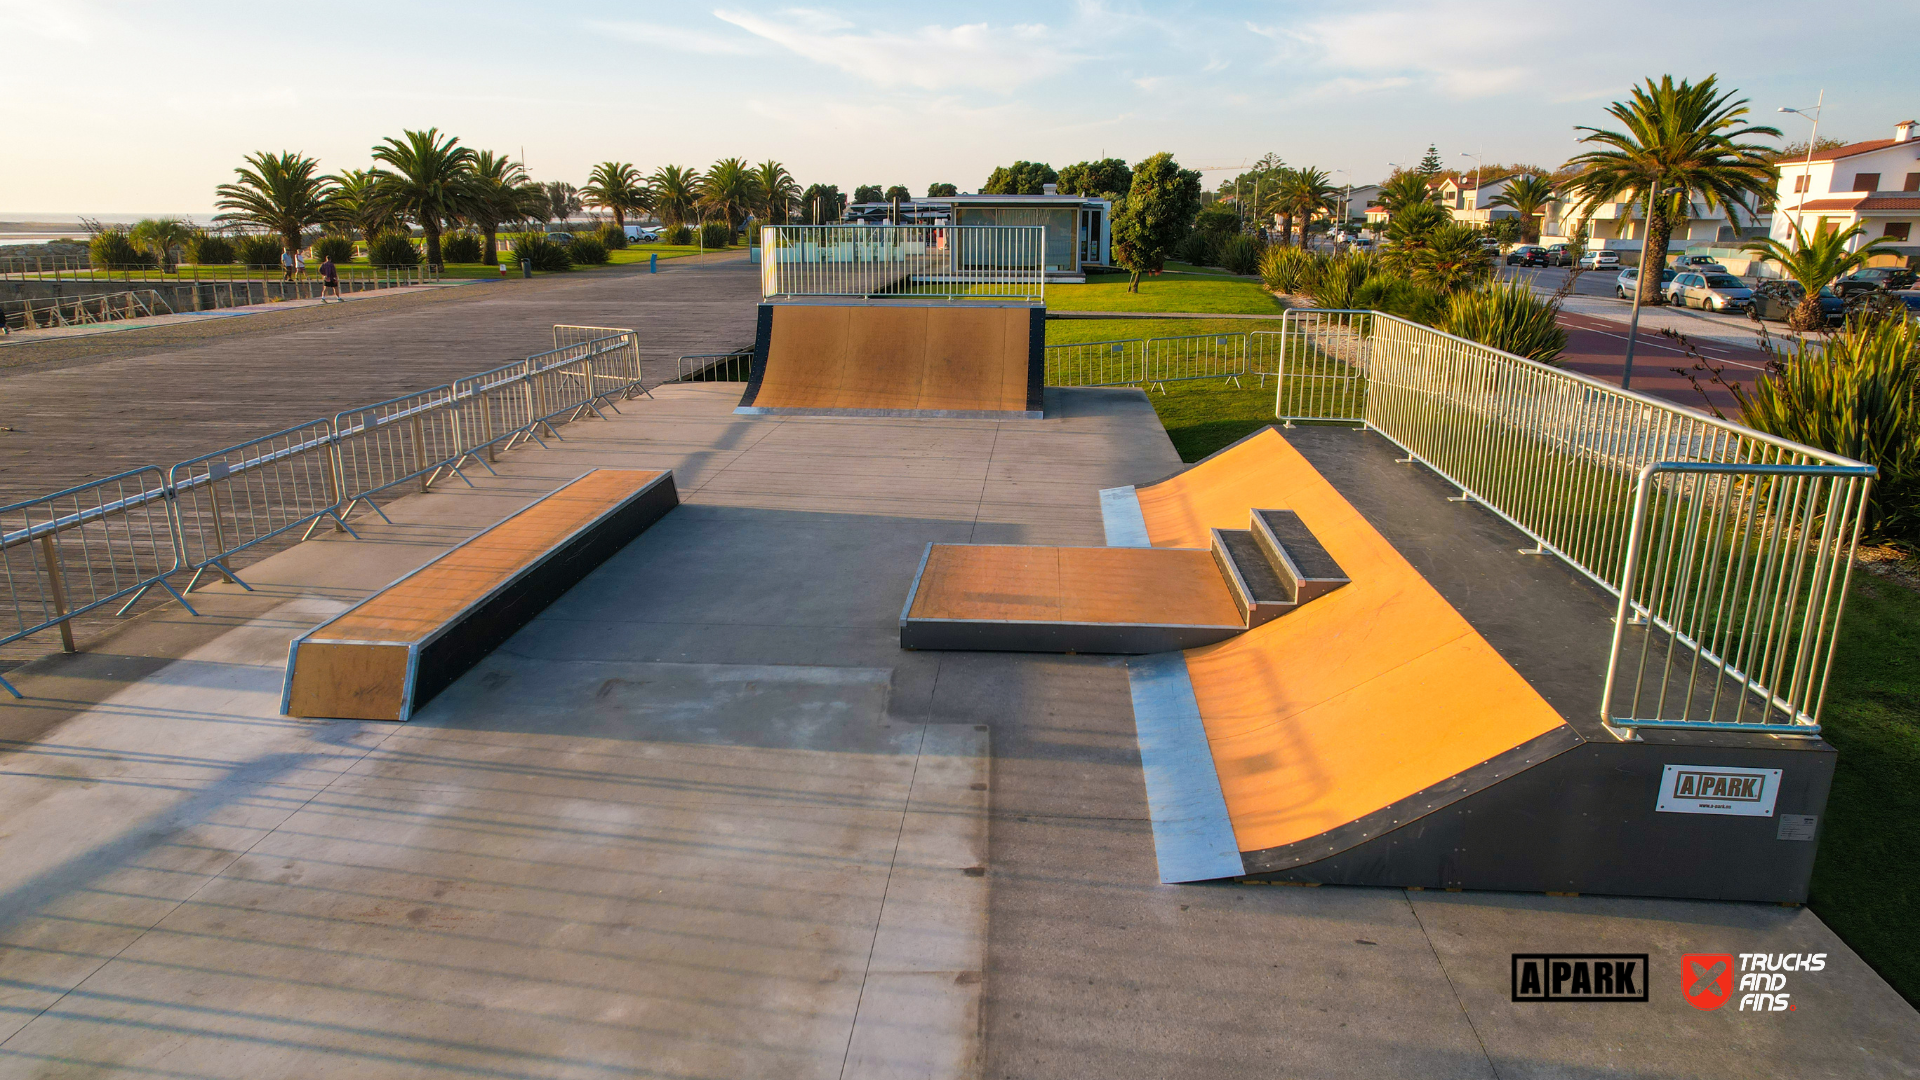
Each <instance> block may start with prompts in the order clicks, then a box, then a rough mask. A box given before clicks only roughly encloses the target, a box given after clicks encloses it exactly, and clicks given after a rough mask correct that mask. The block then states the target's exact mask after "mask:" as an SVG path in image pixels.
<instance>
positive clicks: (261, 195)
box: [213, 150, 339, 255]
mask: <svg viewBox="0 0 1920 1080" xmlns="http://www.w3.org/2000/svg"><path fill="white" fill-rule="evenodd" d="M246 160H247V164H246V165H245V166H243V167H241V168H237V169H235V170H233V171H234V172H235V173H237V174H238V175H239V177H240V180H239V182H238V183H234V184H221V185H220V186H219V187H217V188H215V189H213V190H214V194H216V195H218V196H219V197H220V198H219V199H218V200H217V201H216V202H215V203H214V205H215V206H217V207H219V208H220V209H222V210H225V211H227V212H226V213H224V214H221V215H219V216H217V217H215V218H214V220H215V221H218V222H222V223H228V224H239V225H252V226H254V227H256V228H261V229H265V230H267V231H268V232H272V233H278V234H279V236H280V242H281V245H282V246H283V247H284V248H285V249H286V252H287V254H289V255H292V254H294V253H296V252H298V251H299V250H300V247H301V243H300V237H301V234H302V233H304V232H305V231H306V230H307V228H308V227H309V226H313V225H324V224H326V223H327V222H329V221H332V220H333V219H334V217H335V215H336V214H338V213H339V208H338V207H337V206H336V205H334V203H333V193H334V183H333V180H332V179H331V178H330V177H326V176H321V175H318V174H319V169H320V163H319V162H318V161H315V160H314V159H312V158H310V157H307V156H306V155H304V154H295V153H293V152H291V151H284V150H283V151H281V152H280V153H278V154H269V153H265V152H264V151H263V152H261V153H258V154H249V155H247V159H246Z"/></svg>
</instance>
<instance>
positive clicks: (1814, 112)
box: [1780, 88, 1827, 236]
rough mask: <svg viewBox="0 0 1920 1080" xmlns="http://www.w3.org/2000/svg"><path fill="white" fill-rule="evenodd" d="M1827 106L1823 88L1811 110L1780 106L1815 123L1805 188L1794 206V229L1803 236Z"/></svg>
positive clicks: (1809, 140)
mask: <svg viewBox="0 0 1920 1080" xmlns="http://www.w3.org/2000/svg"><path fill="white" fill-rule="evenodd" d="M1826 105H1827V92H1826V90H1825V89H1824V88H1823V89H1822V90H1821V91H1820V97H1819V99H1818V100H1817V101H1815V102H1814V104H1813V106H1812V107H1811V108H1806V109H1789V108H1787V107H1786V106H1785V105H1782V106H1780V111H1781V112H1783V113H1792V114H1793V115H1795V116H1798V117H1801V118H1802V119H1806V120H1811V121H1813V134H1811V135H1809V136H1807V160H1806V161H1805V162H1803V163H1802V164H1801V166H1800V175H1801V177H1802V178H1803V179H1802V180H1801V181H1800V184H1801V185H1804V186H1803V187H1802V188H1801V190H1800V191H1797V192H1795V194H1796V195H1799V196H1800V197H1799V198H1798V199H1796V200H1794V204H1793V229H1794V231H1795V232H1797V233H1799V234H1801V235H1802V236H1804V235H1806V228H1807V223H1806V221H1805V220H1804V214H1803V213H1802V207H1804V206H1806V205H1807V192H1809V191H1812V190H1813V144H1815V143H1817V142H1819V141H1820V110H1821V109H1824V108H1826Z"/></svg>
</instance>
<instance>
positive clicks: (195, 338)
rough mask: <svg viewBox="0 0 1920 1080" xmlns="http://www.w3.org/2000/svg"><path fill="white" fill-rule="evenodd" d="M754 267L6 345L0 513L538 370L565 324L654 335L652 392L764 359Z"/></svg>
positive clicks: (736, 262) (703, 264)
mask: <svg viewBox="0 0 1920 1080" xmlns="http://www.w3.org/2000/svg"><path fill="white" fill-rule="evenodd" d="M755 269H756V268H755V267H753V266H752V265H750V264H749V263H748V262H747V260H746V258H745V256H744V254H741V255H727V256H722V257H720V258H718V259H709V260H705V261H696V260H693V259H686V260H678V259H676V260H673V261H672V262H671V263H664V264H662V266H661V271H660V273H658V274H648V273H646V272H645V271H644V270H638V271H628V270H624V269H622V270H596V271H592V272H588V273H581V274H577V275H555V276H552V277H544V278H535V279H532V280H517V279H515V280H506V281H494V282H486V283H478V284H473V285H466V286H460V287H457V288H441V289H433V290H422V291H420V292H419V293H415V294H412V295H405V296H394V297H380V298H377V299H372V300H365V301H359V302H356V303H351V304H341V305H337V306H328V307H323V308H311V307H310V308H302V309H297V310H290V311H287V312H274V313H271V314H264V315H254V316H247V317H244V318H233V319H220V320H212V321H208V322H204V323H197V324H191V325H185V326H174V327H167V328H154V329H151V330H133V331H127V332H125V333H118V334H107V335H101V336H98V337H91V338H80V339H71V340H66V341H50V342H45V343H30V344H15V345H8V346H5V347H4V348H0V505H6V504H9V503H13V502H17V501H20V500H24V499H30V498H34V497H37V496H42V495H46V494H49V493H52V492H55V491H59V490H61V489H63V488H66V487H70V486H72V485H75V484H80V483H85V482H87V481H89V480H96V479H99V478H101V477H106V476H111V475H113V474H115V473H118V472H123V471H126V470H128V469H134V468H138V467H141V466H144V465H157V466H159V467H160V468H162V469H165V468H167V467H169V466H171V465H172V464H173V463H175V462H177V461H182V460H185V459H188V458H192V457H197V456H199V455H201V454H204V453H209V452H212V451H214V450H218V449H220V448H222V447H226V446H232V445H234V444H236V443H241V442H245V441H246V440H248V439H253V438H257V437H259V436H262V435H267V434H271V433H272V432H275V431H279V430H282V429H284V428H289V427H293V426H295V425H298V424H302V423H307V422H311V421H313V420H315V419H316V418H322V417H331V416H332V415H333V414H334V413H336V412H339V411H341V410H344V409H348V408H351V407H353V406H356V405H365V404H370V403H372V402H376V401H381V400H383V399H386V398H390V397H396V396H399V395H402V394H408V393H413V392H416V391H420V390H425V389H428V388H430V387H433V386H437V385H439V384H442V383H445V382H448V381H451V380H453V379H456V378H459V377H461V376H464V375H470V374H473V373H475V372H479V371H484V370H486V369H489V368H493V367H497V366H499V365H501V364H504V363H508V362H510V361H513V360H518V359H523V358H525V357H526V356H527V355H529V354H531V353H536V352H542V351H544V350H546V349H550V348H552V347H553V332H552V328H553V326H554V324H556V323H571V324H579V325H591V326H612V327H622V328H631V329H634V330H636V331H638V332H639V338H640V350H641V355H642V371H643V374H644V376H645V378H646V382H647V384H648V385H653V384H656V383H659V382H663V381H669V380H671V379H673V378H674V377H675V374H676V364H675V361H676V358H677V357H679V356H681V355H684V354H692V353H715V352H726V351H729V350H732V349H736V348H740V347H742V346H747V345H750V344H752V341H753V326H754V305H755V303H756V302H757V300H758V299H759V277H758V275H757V274H756V273H755ZM293 539H294V537H292V536H289V537H286V538H285V540H286V542H288V543H290V542H292V540H293ZM278 546H282V545H262V547H263V548H268V549H271V548H274V547H278ZM270 553H271V552H270V550H258V551H254V552H250V553H248V556H247V557H245V558H243V559H242V560H241V561H242V562H243V563H244V562H251V561H253V560H254V559H256V558H259V557H263V556H264V555H266V554H270ZM0 599H3V598H0ZM153 602H154V601H153V600H151V599H150V600H148V601H145V602H143V603H145V604H151V603H153ZM112 622H113V620H112V619H111V617H110V615H109V614H108V613H107V612H106V611H104V610H102V611H99V612H95V613H93V614H91V615H89V616H88V617H85V618H83V619H81V620H76V626H75V629H76V634H77V636H78V637H80V638H81V639H82V640H83V641H84V639H85V638H88V637H91V636H93V635H94V634H95V633H98V632H99V631H101V630H103V629H105V628H107V627H108V626H110V625H111V624H112ZM57 648H59V639H58V634H57V633H56V632H54V631H51V630H49V631H45V632H42V633H41V634H38V635H36V636H35V637H34V638H32V639H29V640H27V641H24V642H20V643H17V644H15V645H12V646H6V647H0V660H4V661H5V662H7V663H11V662H18V661H21V660H25V659H29V658H31V657H32V656H37V655H42V654H44V653H45V652H47V651H50V650H52V649H57ZM7 663H0V670H4V668H5V666H7Z"/></svg>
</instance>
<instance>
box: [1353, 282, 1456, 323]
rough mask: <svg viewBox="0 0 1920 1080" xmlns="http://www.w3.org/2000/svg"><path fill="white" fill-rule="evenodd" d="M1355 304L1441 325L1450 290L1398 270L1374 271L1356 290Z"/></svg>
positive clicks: (1419, 321) (1358, 306)
mask: <svg viewBox="0 0 1920 1080" xmlns="http://www.w3.org/2000/svg"><path fill="white" fill-rule="evenodd" d="M1353 306H1354V307H1357V308H1364V309H1367V310H1370V311H1384V312H1386V313H1387V314H1389V315H1398V316H1400V317H1401V318H1403V319H1411V320H1412V321H1414V322H1417V323H1421V324H1424V325H1426V326H1438V325H1439V324H1440V322H1441V320H1442V319H1444V318H1446V314H1447V294H1446V293H1443V292H1441V291H1440V290H1438V289H1434V288H1430V287H1428V286H1426V285H1421V284H1418V283H1415V282H1412V281H1409V280H1407V279H1406V278H1403V277H1401V276H1400V275H1398V274H1375V275H1373V276H1372V277H1369V278H1368V279H1367V280H1366V283H1365V284H1363V285H1361V286H1360V288H1358V289H1356V290H1355V291H1354V294H1353Z"/></svg>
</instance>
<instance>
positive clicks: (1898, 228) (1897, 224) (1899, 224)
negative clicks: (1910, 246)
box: [1887, 221, 1913, 244]
mask: <svg viewBox="0 0 1920 1080" xmlns="http://www.w3.org/2000/svg"><path fill="white" fill-rule="evenodd" d="M1912 235H1913V222H1911V221H1889V222H1887V239H1889V240H1898V241H1900V242H1901V243H1903V244H1904V243H1906V241H1907V238H1908V237H1910V236H1912Z"/></svg>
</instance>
